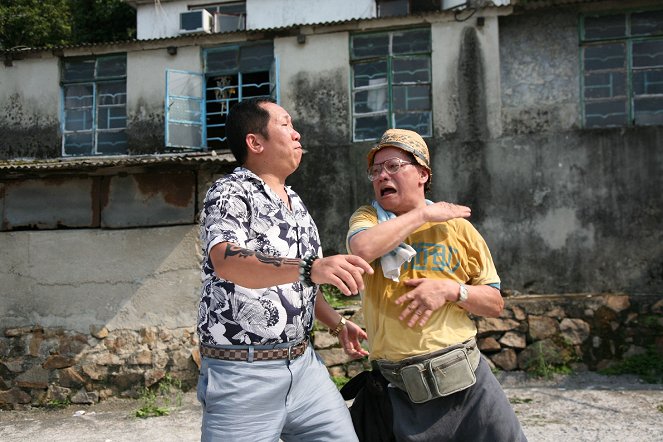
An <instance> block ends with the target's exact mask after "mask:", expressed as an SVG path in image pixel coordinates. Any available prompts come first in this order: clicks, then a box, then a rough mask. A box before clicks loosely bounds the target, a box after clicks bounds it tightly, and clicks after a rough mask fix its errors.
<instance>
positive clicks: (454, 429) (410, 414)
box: [388, 357, 527, 442]
mask: <svg viewBox="0 0 663 442" xmlns="http://www.w3.org/2000/svg"><path fill="white" fill-rule="evenodd" d="M475 373H476V377H477V381H476V383H475V384H474V385H473V386H471V387H470V388H468V389H466V390H463V391H459V392H458V393H454V394H451V395H449V396H445V397H441V398H438V399H433V400H431V401H429V402H425V403H423V404H415V403H413V402H411V401H410V399H409V398H408V395H407V393H405V392H404V391H402V390H400V389H398V388H395V387H392V386H391V385H390V386H389V388H388V391H389V397H390V399H391V404H392V409H393V416H394V426H393V430H394V435H395V437H396V440H397V441H417V442H423V441H436V442H438V441H459V442H461V441H462V442H466V441H490V442H518V441H521V442H522V441H527V438H526V437H525V434H524V433H523V430H522V428H521V426H520V422H519V421H518V418H517V417H516V414H515V412H514V411H513V408H512V407H511V404H510V403H509V400H508V398H507V397H506V394H504V391H503V390H502V386H501V385H500V384H499V382H498V381H497V379H496V378H495V376H494V375H493V373H492V372H491V371H490V368H489V367H488V364H487V363H486V361H485V360H484V359H483V357H482V358H481V361H480V362H479V366H478V367H477V370H476V372H475Z"/></svg>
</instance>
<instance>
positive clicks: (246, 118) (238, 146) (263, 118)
mask: <svg viewBox="0 0 663 442" xmlns="http://www.w3.org/2000/svg"><path fill="white" fill-rule="evenodd" d="M263 103H276V101H274V99H273V98H271V97H260V98H249V99H246V100H242V101H240V102H239V103H237V104H235V105H234V106H233V107H231V108H230V112H228V118H226V143H227V145H228V146H229V147H230V150H231V151H232V153H233V155H234V156H235V159H236V160H237V162H238V163H239V164H240V165H242V164H244V162H245V161H246V157H247V155H248V153H247V147H246V136H247V135H248V134H260V135H262V136H263V137H265V138H267V136H268V133H267V124H268V123H269V112H268V111H266V110H265V109H264V108H263V107H262V104H263Z"/></svg>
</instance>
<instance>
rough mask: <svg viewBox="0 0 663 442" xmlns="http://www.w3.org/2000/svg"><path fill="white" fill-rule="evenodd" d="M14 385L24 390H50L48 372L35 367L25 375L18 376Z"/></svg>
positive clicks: (37, 366)
mask: <svg viewBox="0 0 663 442" xmlns="http://www.w3.org/2000/svg"><path fill="white" fill-rule="evenodd" d="M14 385H16V386H17V387H22V388H36V389H40V390H45V389H46V388H48V370H45V369H44V368H42V367H41V366H39V365H35V366H33V367H32V368H30V369H29V370H28V371H26V372H25V373H21V374H20V375H18V376H17V377H16V379H15V380H14Z"/></svg>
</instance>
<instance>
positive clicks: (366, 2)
mask: <svg viewBox="0 0 663 442" xmlns="http://www.w3.org/2000/svg"><path fill="white" fill-rule="evenodd" d="M226 1H232V0H217V1H210V0H189V1H165V0H164V1H161V2H157V1H155V2H154V3H149V4H140V5H138V6H137V8H136V27H137V31H136V37H137V38H138V39H139V40H147V39H154V38H164V37H173V36H176V35H178V33H179V14H180V12H185V11H187V10H188V7H189V6H192V5H209V4H218V3H224V2H226ZM371 17H375V0H246V28H247V29H249V30H250V29H268V28H280V27H284V26H290V25H294V24H315V23H325V22H333V21H340V20H351V19H355V18H371Z"/></svg>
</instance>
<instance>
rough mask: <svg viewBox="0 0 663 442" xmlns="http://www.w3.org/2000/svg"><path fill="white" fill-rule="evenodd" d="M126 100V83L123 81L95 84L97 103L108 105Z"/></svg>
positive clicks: (123, 102)
mask: <svg viewBox="0 0 663 442" xmlns="http://www.w3.org/2000/svg"><path fill="white" fill-rule="evenodd" d="M126 102H127V85H126V83H125V82H124V81H114V82H111V83H99V85H98V86H97V104H98V105H99V106H108V105H112V104H116V105H117V104H125V103H126Z"/></svg>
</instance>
